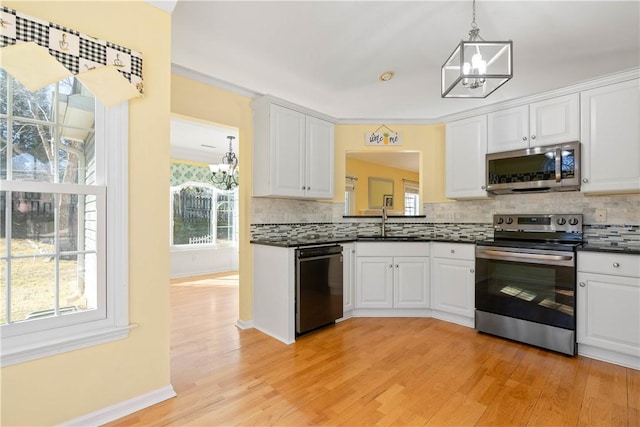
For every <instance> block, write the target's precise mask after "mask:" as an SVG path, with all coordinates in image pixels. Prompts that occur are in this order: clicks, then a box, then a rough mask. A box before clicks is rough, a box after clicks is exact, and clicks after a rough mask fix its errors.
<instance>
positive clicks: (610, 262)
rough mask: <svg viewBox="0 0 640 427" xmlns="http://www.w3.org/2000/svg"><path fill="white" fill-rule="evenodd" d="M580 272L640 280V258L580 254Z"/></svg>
mask: <svg viewBox="0 0 640 427" xmlns="http://www.w3.org/2000/svg"><path fill="white" fill-rule="evenodd" d="M578 271H584V272H587V273H596V274H610V275H613V276H628V277H638V278H640V256H637V255H630V254H611V253H594V252H578Z"/></svg>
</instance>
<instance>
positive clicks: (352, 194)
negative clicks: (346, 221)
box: [344, 176, 358, 215]
mask: <svg viewBox="0 0 640 427" xmlns="http://www.w3.org/2000/svg"><path fill="white" fill-rule="evenodd" d="M357 180H358V178H356V177H355V176H347V177H346V178H345V184H344V214H345V215H355V212H356V181H357Z"/></svg>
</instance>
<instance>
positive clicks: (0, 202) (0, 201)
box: [0, 191, 7, 257]
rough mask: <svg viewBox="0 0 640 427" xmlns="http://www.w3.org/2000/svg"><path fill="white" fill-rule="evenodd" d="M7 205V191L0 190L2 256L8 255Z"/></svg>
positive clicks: (0, 246)
mask: <svg viewBox="0 0 640 427" xmlns="http://www.w3.org/2000/svg"><path fill="white" fill-rule="evenodd" d="M6 205H7V192H6V191H0V257H4V256H6V255H7V230H6V222H5V217H6V215H7V212H6Z"/></svg>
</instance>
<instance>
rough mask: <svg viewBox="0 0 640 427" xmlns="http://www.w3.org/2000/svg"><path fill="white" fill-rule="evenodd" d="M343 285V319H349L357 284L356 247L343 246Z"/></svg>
mask: <svg viewBox="0 0 640 427" xmlns="http://www.w3.org/2000/svg"><path fill="white" fill-rule="evenodd" d="M342 257H343V259H342V284H343V292H344V307H343V312H344V314H343V316H342V318H343V319H348V318H349V317H351V315H352V311H353V306H354V304H353V298H354V290H355V289H354V288H355V284H356V245H355V243H343V244H342Z"/></svg>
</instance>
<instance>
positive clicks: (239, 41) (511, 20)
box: [172, 0, 640, 122]
mask: <svg viewBox="0 0 640 427" xmlns="http://www.w3.org/2000/svg"><path fill="white" fill-rule="evenodd" d="M471 5H472V3H471V1H469V0H467V1H454V0H450V1H409V2H400V1H339V2H328V1H282V2H270V1H257V2H249V1H187V0H180V1H178V2H177V4H176V6H175V9H174V11H173V15H172V24H173V25H172V27H173V35H172V62H173V63H174V65H176V66H178V67H179V68H183V69H186V70H189V71H194V72H196V73H198V74H202V75H204V76H207V77H210V78H212V79H214V81H218V82H221V83H224V84H228V85H230V87H237V88H242V89H246V90H248V91H250V92H251V93H256V94H271V95H273V96H276V97H278V98H282V99H285V100H287V101H290V102H293V103H295V104H299V105H302V106H304V107H307V108H310V109H313V110H316V111H319V112H321V113H324V114H327V115H329V116H332V117H335V118H336V119H341V120H346V121H348V120H354V121H355V120H371V121H375V120H378V121H386V122H391V121H393V120H396V121H409V120H429V119H432V120H435V119H438V118H441V117H443V116H446V115H449V114H455V113H458V112H462V111H467V110H472V109H474V108H478V107H481V106H485V105H489V104H493V103H496V102H499V101H505V100H509V99H513V98H518V97H522V96H527V95H532V94H535V93H540V92H544V91H547V90H552V89H556V88H560V87H563V86H567V85H570V84H573V83H577V82H580V81H584V80H589V79H592V78H595V77H599V76H603V75H606V74H611V73H614V72H618V71H623V70H628V69H631V68H637V67H639V66H640V2H639V1H637V0H631V1H488V0H487V1H483V0H477V3H476V22H477V24H478V28H480V35H481V36H482V37H483V38H484V39H485V40H506V39H511V40H513V61H514V67H513V68H514V77H513V79H511V80H510V81H509V82H507V83H506V84H505V85H504V86H503V87H501V88H500V89H498V90H497V91H496V92H494V93H493V94H491V95H490V96H489V97H488V98H486V99H484V100H483V99H442V98H441V97H440V67H441V65H442V63H443V62H444V61H445V59H446V58H447V57H448V56H449V54H450V53H451V52H452V51H453V49H454V47H455V46H456V45H457V44H458V43H459V42H460V41H461V40H462V39H465V40H466V39H467V38H468V31H469V29H470V27H471V25H470V24H471V10H472V7H471ZM384 71H393V72H395V76H394V78H393V79H392V80H390V81H388V82H382V81H380V80H379V79H378V77H379V75H380V74H381V73H382V72H384Z"/></svg>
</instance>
